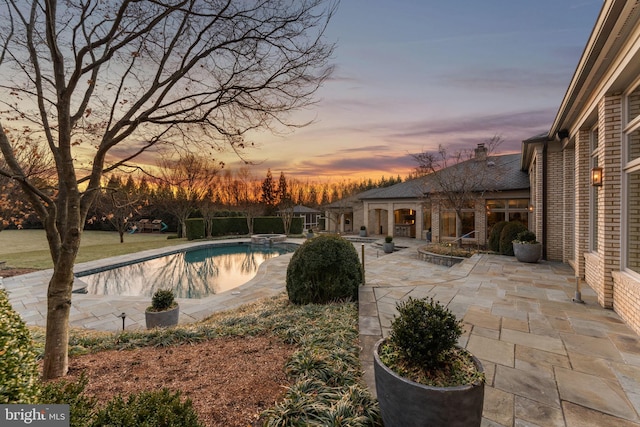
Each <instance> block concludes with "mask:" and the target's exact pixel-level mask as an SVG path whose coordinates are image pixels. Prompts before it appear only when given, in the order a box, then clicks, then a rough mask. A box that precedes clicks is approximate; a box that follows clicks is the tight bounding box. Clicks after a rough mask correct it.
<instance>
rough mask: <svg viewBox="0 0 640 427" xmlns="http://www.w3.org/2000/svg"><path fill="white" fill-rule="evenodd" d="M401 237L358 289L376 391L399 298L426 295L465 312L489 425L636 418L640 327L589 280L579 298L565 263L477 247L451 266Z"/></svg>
mask: <svg viewBox="0 0 640 427" xmlns="http://www.w3.org/2000/svg"><path fill="white" fill-rule="evenodd" d="M402 243H403V244H404V245H405V246H408V248H407V249H404V250H402V251H398V252H395V253H393V254H391V255H389V256H388V258H384V259H377V260H372V261H371V262H369V263H368V264H367V275H368V276H367V277H369V278H370V279H369V280H367V283H366V284H365V286H364V287H363V288H361V292H360V336H361V345H362V352H361V360H362V362H363V366H364V369H365V379H366V381H367V384H368V385H369V387H370V388H371V389H372V390H373V391H374V393H375V381H374V378H373V368H372V364H373V357H372V349H373V345H374V344H375V342H376V341H377V340H378V339H380V338H381V337H386V336H388V334H389V329H390V325H391V321H392V320H393V317H394V316H395V315H396V313H397V311H396V308H395V305H396V303H397V302H398V301H400V300H404V299H406V298H408V297H410V296H412V297H416V298H419V297H423V296H427V297H433V298H434V299H436V300H438V301H440V303H442V304H445V305H447V306H448V307H449V309H450V310H451V311H452V312H454V313H455V314H456V315H457V316H458V317H459V318H461V319H463V322H464V326H465V333H464V334H463V336H462V338H461V340H460V344H461V345H462V346H464V347H466V348H467V349H468V350H469V351H471V352H472V353H473V354H474V355H475V356H476V357H478V358H479V359H480V360H481V362H482V363H483V366H484V368H485V374H486V379H487V383H486V388H485V402H484V412H483V422H482V424H483V426H485V427H499V426H504V427H507V426H508V427H511V426H518V427H525V426H527V427H535V426H545V427H546V426H559V427H560V426H564V427H574V426H575V427H578V426H580V427H583V426H587V427H588V426H616V427H617V426H640V417H639V411H640V341H639V340H638V334H636V333H635V332H633V331H632V330H631V329H630V328H628V327H627V326H626V325H625V324H624V322H623V321H622V320H621V319H620V318H619V317H618V316H617V315H616V314H615V313H614V312H613V311H611V310H605V309H603V308H601V307H600V306H599V305H598V304H597V299H596V296H595V294H594V292H593V291H592V290H591V289H590V288H589V287H588V286H586V285H585V284H581V294H582V300H583V301H584V302H585V303H584V304H579V303H574V302H573V298H574V297H575V290H576V279H575V277H574V275H573V270H571V269H570V268H569V267H568V266H566V265H563V264H560V263H551V262H540V263H538V264H524V263H519V262H518V261H517V260H515V258H512V257H503V256H496V255H475V256H473V257H472V258H469V259H467V260H465V261H464V262H463V263H461V264H458V265H455V266H453V267H451V268H446V267H441V266H437V265H431V264H428V263H426V262H423V261H421V260H419V259H418V257H417V254H416V251H415V247H416V246H418V245H420V244H423V242H419V241H412V240H406V241H404V240H402ZM363 308H364V309H363ZM376 309H377V313H376V312H375V310H376Z"/></svg>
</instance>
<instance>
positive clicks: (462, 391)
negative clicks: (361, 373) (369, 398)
mask: <svg viewBox="0 0 640 427" xmlns="http://www.w3.org/2000/svg"><path fill="white" fill-rule="evenodd" d="M383 342H384V339H382V340H380V341H378V342H377V343H376V345H375V348H374V350H373V355H374V364H373V367H374V373H375V379H376V392H377V393H378V402H379V404H380V413H381V415H382V420H383V422H384V425H385V427H396V426H397V427H412V426H434V427H437V426H442V427H473V426H480V424H481V422H482V405H483V402H484V382H478V383H476V384H471V385H466V386H459V387H430V386H426V385H422V384H418V383H415V382H413V381H409V380H407V379H405V378H403V377H401V376H399V375H397V374H396V373H394V372H393V371H392V370H391V369H389V368H388V367H386V366H385V365H384V364H383V363H382V362H381V361H380V358H379V356H378V347H379V346H380V345H381V344H382V343H383ZM473 361H474V362H475V364H476V366H477V368H478V370H479V371H480V372H483V368H482V364H481V363H480V361H479V360H478V359H476V358H475V357H474V358H473Z"/></svg>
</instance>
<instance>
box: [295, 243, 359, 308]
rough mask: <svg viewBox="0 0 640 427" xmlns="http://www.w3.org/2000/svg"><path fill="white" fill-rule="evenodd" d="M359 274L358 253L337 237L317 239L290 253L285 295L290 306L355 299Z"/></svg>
mask: <svg viewBox="0 0 640 427" xmlns="http://www.w3.org/2000/svg"><path fill="white" fill-rule="evenodd" d="M361 283H362V271H361V269H360V259H359V258H358V252H357V251H356V249H355V248H354V247H353V245H352V244H351V243H350V242H349V241H347V240H345V239H343V238H342V237H340V236H335V235H319V236H317V237H315V238H314V239H310V240H307V241H306V242H304V244H302V246H300V247H299V248H298V249H296V251H295V252H294V254H293V256H292V257H291V261H290V262H289V266H288V267H287V294H288V295H289V300H290V301H291V302H293V303H294V304H309V303H317V304H326V303H328V302H333V301H339V300H354V301H357V299H358V287H359V286H360V284H361Z"/></svg>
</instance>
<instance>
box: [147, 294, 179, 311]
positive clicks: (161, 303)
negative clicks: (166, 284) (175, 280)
mask: <svg viewBox="0 0 640 427" xmlns="http://www.w3.org/2000/svg"><path fill="white" fill-rule="evenodd" d="M174 304H175V296H174V295H173V291H172V290H171V289H160V290H157V291H156V292H155V293H154V294H153V296H152V297H151V307H149V308H148V309H147V311H156V312H157V311H165V310H169V309H170V308H172V307H173V306H174Z"/></svg>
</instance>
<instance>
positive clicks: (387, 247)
mask: <svg viewBox="0 0 640 427" xmlns="http://www.w3.org/2000/svg"><path fill="white" fill-rule="evenodd" d="M393 247H394V245H393V236H387V237H385V238H384V244H383V245H382V249H384V253H386V254H390V253H391V252H393Z"/></svg>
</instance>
